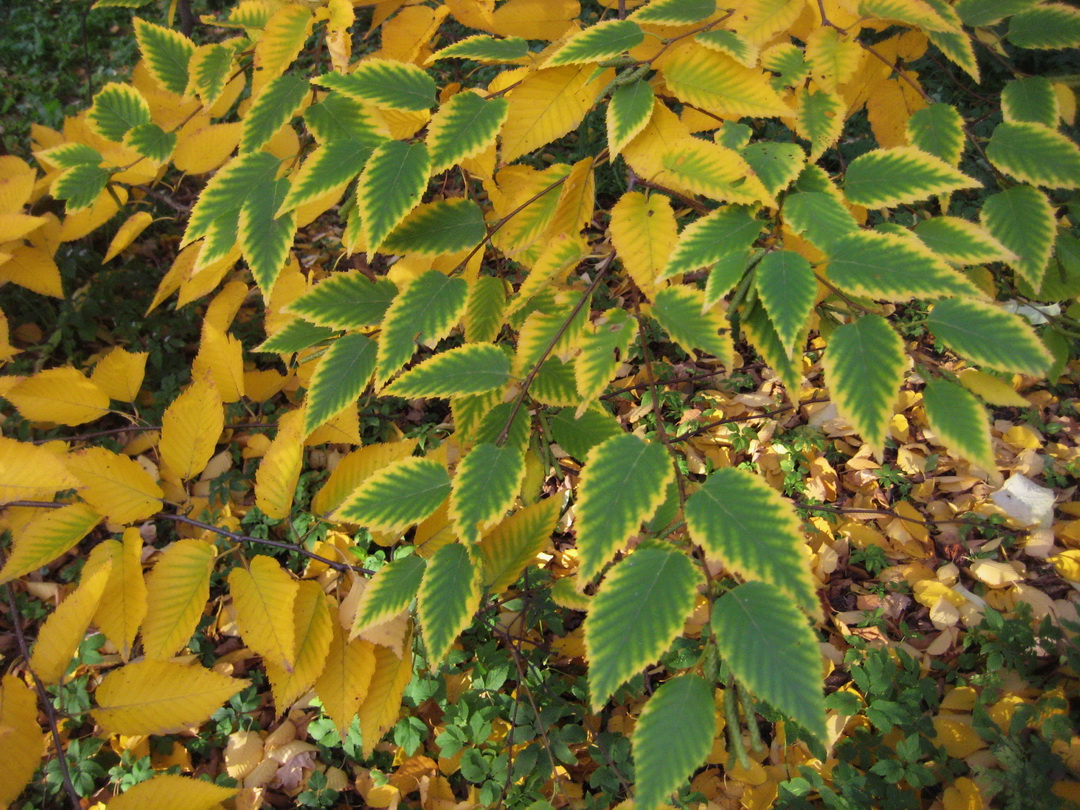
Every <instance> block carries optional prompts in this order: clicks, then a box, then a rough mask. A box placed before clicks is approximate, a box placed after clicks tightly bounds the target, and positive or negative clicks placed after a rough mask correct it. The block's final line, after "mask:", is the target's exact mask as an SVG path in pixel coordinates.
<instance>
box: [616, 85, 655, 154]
mask: <svg viewBox="0 0 1080 810" xmlns="http://www.w3.org/2000/svg"><path fill="white" fill-rule="evenodd" d="M655 98H656V96H655V94H654V93H653V89H652V85H651V84H649V83H648V82H647V81H643V80H641V79H638V80H637V81H635V82H631V83H630V84H624V85H622V86H621V87H618V88H616V90H615V92H614V93H612V94H611V102H610V103H609V104H608V108H607V139H608V151H610V152H611V154H612V156H614V155H617V154H619V152H621V151H622V148H623V147H624V146H626V145H627V144H628V143H630V141H632V140H633V139H634V137H635V136H636V135H637V134H638V133H639V132H641V130H643V129H644V128H645V125H646V124H648V123H649V119H650V118H652V113H653V103H654V101H655Z"/></svg>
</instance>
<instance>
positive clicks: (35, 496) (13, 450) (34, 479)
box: [0, 436, 79, 504]
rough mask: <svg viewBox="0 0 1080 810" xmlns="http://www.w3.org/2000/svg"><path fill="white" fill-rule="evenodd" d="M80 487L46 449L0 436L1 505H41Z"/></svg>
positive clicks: (60, 458) (59, 460) (58, 460)
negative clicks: (35, 503) (31, 502)
mask: <svg viewBox="0 0 1080 810" xmlns="http://www.w3.org/2000/svg"><path fill="white" fill-rule="evenodd" d="M77 486H79V480H78V479H77V478H75V476H73V475H72V474H71V473H69V472H68V470H67V467H65V466H64V462H63V459H62V457H60V456H57V455H56V454H55V453H51V452H49V451H48V450H46V449H45V448H43V447H38V446H37V445H34V444H30V443H29V442H20V441H16V440H15V439H9V438H7V437H5V436H0V504H4V503H9V502H10V501H23V500H26V501H40V500H44V499H46V498H51V497H52V496H53V495H55V494H56V493H57V492H59V491H60V490H62V489H71V488H73V487H77Z"/></svg>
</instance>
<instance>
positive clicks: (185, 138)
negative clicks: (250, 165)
mask: <svg viewBox="0 0 1080 810" xmlns="http://www.w3.org/2000/svg"><path fill="white" fill-rule="evenodd" d="M241 131H242V124H241V123H240V122H239V121H235V122H232V123H228V124H212V123H210V119H209V118H205V117H201V116H200V117H198V118H194V119H192V120H191V121H189V122H188V123H187V124H186V125H185V126H184V127H183V128H182V129H181V130H180V134H179V136H178V137H177V141H176V149H174V150H173V156H172V162H173V165H174V166H175V167H176V168H177V170H179V171H182V172H184V173H186V174H206V173H207V172H212V171H213V170H214V169H216V168H218V167H219V166H220V165H221V164H222V163H224V162H225V161H226V160H228V158H229V155H231V154H232V153H233V150H234V149H236V145H237V144H238V143H240V135H241Z"/></svg>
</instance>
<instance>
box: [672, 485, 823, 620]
mask: <svg viewBox="0 0 1080 810" xmlns="http://www.w3.org/2000/svg"><path fill="white" fill-rule="evenodd" d="M686 525H687V526H688V527H689V529H690V537H691V538H692V539H693V540H694V542H695V543H697V544H698V545H699V546H701V547H702V548H703V549H705V554H706V555H707V556H708V557H709V558H710V559H717V560H720V561H721V562H722V563H723V564H724V568H726V569H727V570H729V571H731V572H733V573H736V574H738V575H740V576H742V577H745V578H746V579H755V580H762V581H764V582H768V583H769V584H770V585H774V586H775V587H777V588H779V589H780V590H782V591H783V592H784V593H786V594H787V595H788V596H789V597H791V598H792V599H793V600H794V601H795V603H796V604H798V605H799V607H801V608H802V609H803V610H804V611H806V612H807V613H809V614H810V615H813V616H816V615H818V614H820V612H821V608H820V606H819V605H818V599H817V593H816V589H815V588H814V583H813V580H812V579H811V577H810V567H809V565H808V563H807V560H806V557H805V555H804V554H803V546H804V545H805V544H806V540H805V539H804V538H803V535H802V522H801V521H800V520H799V517H798V515H796V514H795V510H794V508H792V506H791V503H790V502H788V501H787V500H785V499H784V498H782V497H781V496H780V493H778V492H777V491H776V490H775V489H773V488H772V487H770V486H769V485H768V484H766V483H765V481H764V479H762V478H761V477H759V476H757V475H754V474H753V473H751V472H748V471H746V470H742V469H738V468H736V467H726V468H724V469H721V470H717V471H716V472H714V473H713V474H712V475H710V476H709V477H708V478H707V479H705V483H704V484H702V485H701V489H699V490H698V491H697V492H695V493H694V494H693V495H691V496H690V497H689V498H688V499H687V501H686Z"/></svg>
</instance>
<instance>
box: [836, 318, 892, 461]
mask: <svg viewBox="0 0 1080 810" xmlns="http://www.w3.org/2000/svg"><path fill="white" fill-rule="evenodd" d="M823 363H824V366H825V382H826V384H827V385H828V386H829V394H830V395H831V396H832V399H833V402H835V403H836V407H837V409H838V410H839V411H840V413H841V414H842V415H843V416H844V418H845V419H847V420H848V421H849V422H850V423H851V424H852V426H853V427H854V428H855V430H857V431H858V432H859V435H860V436H862V439H863V441H864V442H866V443H867V444H868V445H870V447H871V448H873V449H874V450H875V451H876V452H878V453H880V452H882V451H883V450H884V447H885V436H886V433H887V430H888V426H889V419H890V418H891V417H892V415H893V406H894V405H895V404H896V398H897V396H898V395H899V393H900V385H901V384H902V383H903V381H904V370H905V369H906V368H907V358H906V356H905V354H904V341H903V340H901V339H900V336H899V335H898V334H896V332H895V331H894V330H893V329H892V327H890V326H889V324H888V323H887V322H886V321H885V319H884V318H882V317H881V316H880V315H873V314H871V315H864V316H863V317H861V318H859V319H858V320H857V321H855V322H854V323H849V324H844V325H843V326H841V327H839V328H838V329H837V330H836V331H835V332H833V333H832V336H831V337H830V338H829V345H828V347H827V348H826V350H825V358H824V361H823Z"/></svg>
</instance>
